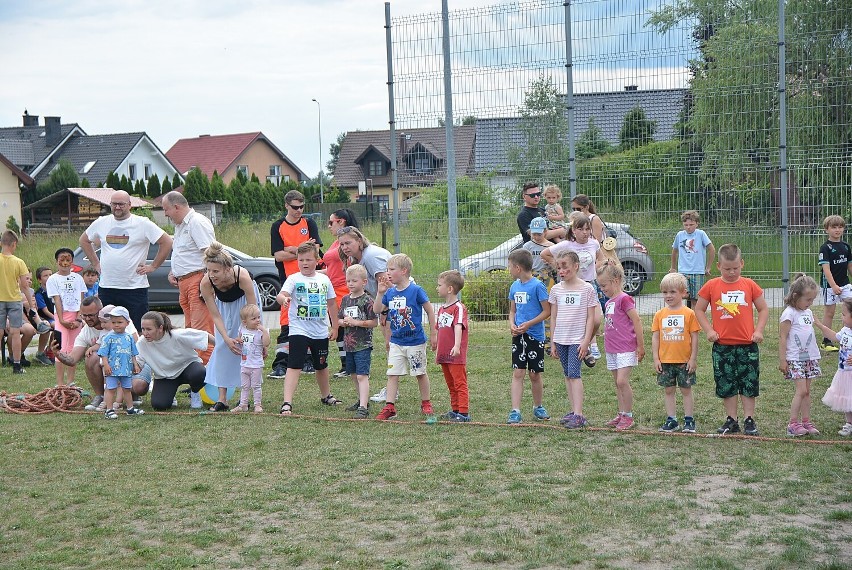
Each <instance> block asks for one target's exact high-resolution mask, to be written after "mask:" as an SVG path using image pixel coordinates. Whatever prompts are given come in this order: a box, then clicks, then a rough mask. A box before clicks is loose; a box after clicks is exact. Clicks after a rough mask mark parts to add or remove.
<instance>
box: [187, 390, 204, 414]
mask: <svg viewBox="0 0 852 570" xmlns="http://www.w3.org/2000/svg"><path fill="white" fill-rule="evenodd" d="M189 407H190V408H192V409H193V410H200V409H201V408H203V407H204V406H203V405H202V403H201V394H199V393H198V392H190V393H189Z"/></svg>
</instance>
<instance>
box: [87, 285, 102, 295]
mask: <svg viewBox="0 0 852 570" xmlns="http://www.w3.org/2000/svg"><path fill="white" fill-rule="evenodd" d="M99 285H100V283H99V282H98V281H95V282H94V284H92V286H91V287H86V297H97V296H98V289H99Z"/></svg>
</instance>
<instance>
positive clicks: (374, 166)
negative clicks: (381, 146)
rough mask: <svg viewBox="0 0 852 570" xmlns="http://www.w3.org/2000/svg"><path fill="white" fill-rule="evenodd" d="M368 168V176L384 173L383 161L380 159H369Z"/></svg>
mask: <svg viewBox="0 0 852 570" xmlns="http://www.w3.org/2000/svg"><path fill="white" fill-rule="evenodd" d="M369 170H370V176H382V175H383V174H384V173H385V163H384V162H382V161H381V160H371V161H370V162H369Z"/></svg>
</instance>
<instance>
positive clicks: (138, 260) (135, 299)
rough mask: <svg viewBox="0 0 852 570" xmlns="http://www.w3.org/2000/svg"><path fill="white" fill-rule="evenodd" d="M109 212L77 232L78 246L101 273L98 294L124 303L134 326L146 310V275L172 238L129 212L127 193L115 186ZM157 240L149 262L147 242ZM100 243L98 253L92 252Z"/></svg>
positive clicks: (162, 256)
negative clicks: (154, 255)
mask: <svg viewBox="0 0 852 570" xmlns="http://www.w3.org/2000/svg"><path fill="white" fill-rule="evenodd" d="M110 207H111V208H112V214H110V215H108V216H101V217H100V218H98V219H97V220H95V221H94V222H92V223H91V225H90V226H89V227H88V228H87V229H86V231H84V232H83V233H82V234H81V235H80V247H81V248H83V251H84V252H85V254H86V255H87V256H88V258H89V262H90V263H91V264H92V265H93V266H94V268H95V270H96V271H98V272H99V273H100V275H101V280H100V287H99V291H98V296H99V297H100V298H101V300H102V301H103V302H104V304H107V305H109V304H115V305H121V306H123V307H127V310H128V312H129V313H130V319H131V320H132V321H133V324H134V325H135V326H136V328H137V329H138V328H141V326H142V315H144V314H145V313H147V312H148V277H147V275H148V274H149V273H151V272H152V271H154V270H155V269H157V268H158V267H159V266H160V265H162V263H163V261H165V260H166V258H168V257H169V254H170V253H171V251H172V238H171V236H169V234H167V233H166V232H164V231H163V230H162V229H160V227H159V226H157V224H155V223H154V222H152V221H151V220H149V219H148V218H144V217H142V216H137V215H135V214H131V213H130V194H128V193H127V192H125V191H123V190H116V191H115V192H113V193H112V195H111V196H110ZM151 244H157V245H158V246H159V249H158V251H157V255H156V257H154V260H153V261H152V262H151V264H150V265H148V246H149V245H151ZM96 245H100V248H101V257H100V258H99V257H98V254H97V253H96V252H95V247H96Z"/></svg>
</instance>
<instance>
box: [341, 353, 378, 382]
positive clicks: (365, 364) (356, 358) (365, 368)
mask: <svg viewBox="0 0 852 570" xmlns="http://www.w3.org/2000/svg"><path fill="white" fill-rule="evenodd" d="M372 357H373V349H372V348H365V349H364V350H359V351H357V352H349V351H347V352H346V372H348V373H349V374H357V375H358V376H369V375H370V361H371V359H372Z"/></svg>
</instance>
